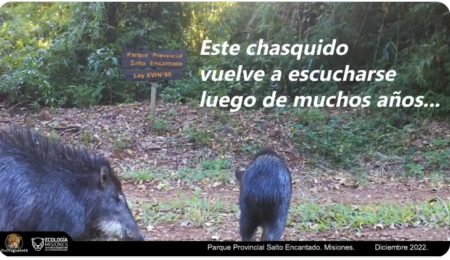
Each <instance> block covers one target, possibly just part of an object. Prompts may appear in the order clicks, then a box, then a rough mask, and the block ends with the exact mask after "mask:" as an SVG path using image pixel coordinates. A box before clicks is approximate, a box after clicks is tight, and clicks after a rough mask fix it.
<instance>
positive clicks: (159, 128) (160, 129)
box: [147, 114, 171, 135]
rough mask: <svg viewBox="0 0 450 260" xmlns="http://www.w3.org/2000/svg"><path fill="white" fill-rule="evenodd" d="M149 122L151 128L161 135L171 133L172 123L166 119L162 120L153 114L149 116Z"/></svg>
mask: <svg viewBox="0 0 450 260" xmlns="http://www.w3.org/2000/svg"><path fill="white" fill-rule="evenodd" d="M147 120H148V121H149V123H150V128H151V129H152V130H153V131H155V132H156V133H157V134H159V135H163V134H165V133H167V132H169V131H170V129H171V126H170V122H169V121H167V120H164V119H160V118H158V117H156V116H154V115H152V114H149V115H148V116H147Z"/></svg>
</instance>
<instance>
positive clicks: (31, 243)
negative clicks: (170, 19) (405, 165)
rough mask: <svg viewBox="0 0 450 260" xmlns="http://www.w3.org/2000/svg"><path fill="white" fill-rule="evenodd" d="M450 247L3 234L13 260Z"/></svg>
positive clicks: (444, 247) (444, 245) (429, 251)
mask: <svg viewBox="0 0 450 260" xmlns="http://www.w3.org/2000/svg"><path fill="white" fill-rule="evenodd" d="M3 242H4V243H3ZM449 247H450V241H409V242H408V241H317V242H315V241H284V242H266V243H263V242H212V241H211V242H209V241H147V242H104V241H89V242H88V241H72V240H71V239H70V237H68V236H67V235H66V234H65V233H60V232H58V233H55V232H51V233H49V232H39V233H37V232H16V233H14V232H1V233H0V250H1V252H2V253H3V254H5V255H8V256H442V255H444V254H445V253H446V252H447V251H448V249H449Z"/></svg>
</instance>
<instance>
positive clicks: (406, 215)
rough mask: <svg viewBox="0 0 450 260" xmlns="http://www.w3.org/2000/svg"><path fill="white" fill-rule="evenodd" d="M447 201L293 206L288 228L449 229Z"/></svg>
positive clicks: (306, 204)
mask: <svg viewBox="0 0 450 260" xmlns="http://www.w3.org/2000/svg"><path fill="white" fill-rule="evenodd" d="M449 206H450V202H449V201H446V202H445V201H438V202H433V203H427V202H425V203H420V204H405V205H400V204H392V203H382V204H367V205H359V206H357V205H345V204H330V205H319V204H317V203H305V204H297V205H294V206H293V207H291V209H290V218H289V221H288V225H289V226H294V227H296V228H298V229H301V230H315V231H324V230H345V229H355V230H361V229H363V228H401V227H406V226H428V227H435V226H441V227H445V226H449V225H450V213H449V211H448V208H449Z"/></svg>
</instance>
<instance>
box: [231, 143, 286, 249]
mask: <svg viewBox="0 0 450 260" xmlns="http://www.w3.org/2000/svg"><path fill="white" fill-rule="evenodd" d="M236 178H237V179H238V181H239V185H240V197H239V206H240V209H241V217H240V223H239V224H240V233H241V238H242V240H244V241H250V240H252V239H253V236H254V233H255V231H256V229H257V227H258V226H261V227H262V228H263V233H262V237H261V241H278V240H280V239H281V236H282V235H283V231H284V228H285V225H286V221H287V217H288V211H289V204H290V201H291V194H292V179H291V173H290V171H289V169H288V167H287V166H286V164H285V162H284V161H283V159H282V158H281V157H279V156H278V155H277V154H276V153H275V152H274V151H273V150H271V149H264V150H262V151H261V152H260V153H258V155H257V156H256V157H255V159H254V160H253V161H252V163H251V164H250V165H249V166H248V168H247V169H246V170H245V172H243V171H236Z"/></svg>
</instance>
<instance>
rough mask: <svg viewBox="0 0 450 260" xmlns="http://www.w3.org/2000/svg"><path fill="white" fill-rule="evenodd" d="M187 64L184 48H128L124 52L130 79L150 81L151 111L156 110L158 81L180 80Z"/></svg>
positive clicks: (124, 65)
mask: <svg viewBox="0 0 450 260" xmlns="http://www.w3.org/2000/svg"><path fill="white" fill-rule="evenodd" d="M185 66H186V52H185V51H182V50H163V51H147V50H139V51H138V50H126V51H124V52H123V54H122V67H123V68H124V69H125V79H126V80H128V81H146V82H150V85H151V89H150V91H151V92H150V112H151V113H152V114H155V112H156V91H157V87H158V85H159V84H158V83H157V82H158V81H162V80H180V79H182V78H183V68H184V67H185Z"/></svg>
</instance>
